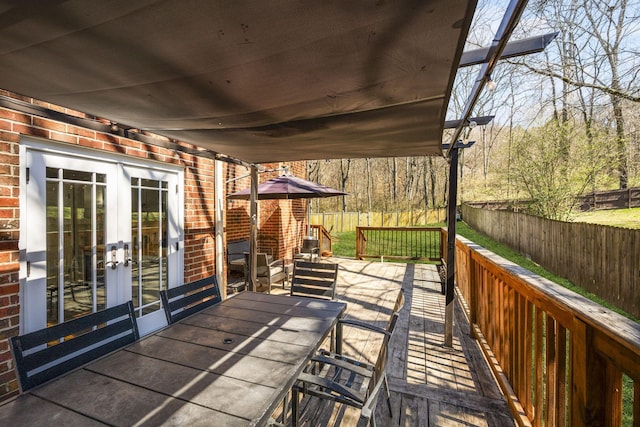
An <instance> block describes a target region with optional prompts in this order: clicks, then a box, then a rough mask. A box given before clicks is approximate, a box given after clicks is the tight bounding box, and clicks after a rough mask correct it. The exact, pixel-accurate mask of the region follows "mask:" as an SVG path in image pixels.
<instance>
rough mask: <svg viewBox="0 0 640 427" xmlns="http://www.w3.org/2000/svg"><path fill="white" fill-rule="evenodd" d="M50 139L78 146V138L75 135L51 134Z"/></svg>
mask: <svg viewBox="0 0 640 427" xmlns="http://www.w3.org/2000/svg"><path fill="white" fill-rule="evenodd" d="M50 138H51V139H52V140H54V141H60V142H68V143H70V144H76V145H77V144H78V141H79V138H78V137H77V136H76V135H69V134H68V133H60V132H51V135H50Z"/></svg>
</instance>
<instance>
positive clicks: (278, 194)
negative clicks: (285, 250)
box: [227, 174, 347, 235]
mask: <svg viewBox="0 0 640 427" xmlns="http://www.w3.org/2000/svg"><path fill="white" fill-rule="evenodd" d="M346 194H347V193H345V192H344V191H340V190H336V189H335V188H331V187H327V186H325V185H322V184H318V183H315V182H311V181H307V180H306V179H303V178H298V177H297V176H293V175H289V174H284V175H281V176H279V177H277V178H273V179H270V180H269V181H265V182H263V183H262V184H258V200H275V199H317V198H324V197H335V196H345V195H346ZM250 197H251V189H250V188H247V189H245V190H242V191H238V192H236V193H233V194H230V195H228V196H227V199H232V200H249V199H250ZM310 206H311V205H308V206H307V235H310V234H311V232H310V231H311V226H310V219H311V209H310Z"/></svg>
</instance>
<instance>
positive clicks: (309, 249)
mask: <svg viewBox="0 0 640 427" xmlns="http://www.w3.org/2000/svg"><path fill="white" fill-rule="evenodd" d="M319 253H320V243H319V242H318V239H316V238H315V237H311V236H307V237H305V238H304V239H303V240H302V248H301V249H300V252H298V253H297V254H295V258H296V259H304V260H309V261H313V260H315V259H316V258H318V255H319Z"/></svg>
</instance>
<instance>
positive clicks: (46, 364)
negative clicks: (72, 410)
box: [11, 301, 140, 391]
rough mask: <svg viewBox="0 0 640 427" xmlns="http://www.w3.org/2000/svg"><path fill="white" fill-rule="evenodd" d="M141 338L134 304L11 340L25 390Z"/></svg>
mask: <svg viewBox="0 0 640 427" xmlns="http://www.w3.org/2000/svg"><path fill="white" fill-rule="evenodd" d="M138 338H140V335H139V332H138V325H137V323H136V318H135V314H134V311H133V304H132V302H131V301H129V302H127V303H124V304H120V305H117V306H115V307H111V308H107V309H106V310H102V311H98V312H96V313H92V314H88V315H86V316H82V317H79V318H77V319H73V320H69V321H68V322H64V323H60V324H58V325H55V326H51V327H49V328H46V329H41V330H39V331H35V332H31V333H28V334H25V335H20V336H17V337H12V338H11V349H12V351H13V357H14V360H15V364H16V370H17V371H18V378H19V380H20V387H21V388H22V391H26V390H29V389H31V388H33V387H35V386H37V385H40V384H42V383H44V382H46V381H49V380H51V379H53V378H55V377H57V376H59V375H62V374H64V373H66V372H69V371H71V370H73V369H75V368H78V367H80V366H82V365H84V364H86V363H88V362H90V361H92V360H94V359H96V358H98V357H101V356H104V355H105V354H107V353H110V352H112V351H114V350H117V349H119V348H121V347H124V346H125V345H127V344H130V343H132V342H134V341H136V340H137V339H138Z"/></svg>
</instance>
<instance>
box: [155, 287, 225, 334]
mask: <svg viewBox="0 0 640 427" xmlns="http://www.w3.org/2000/svg"><path fill="white" fill-rule="evenodd" d="M160 298H161V299H162V305H163V307H164V313H165V315H166V316H167V322H169V324H171V323H175V322H177V321H178V320H180V319H184V318H185V317H187V316H190V315H192V314H193V313H196V312H198V311H200V310H202V309H204V308H207V307H209V306H212V305H214V304H217V303H219V302H220V301H222V297H221V296H220V289H219V287H218V280H217V279H216V276H215V275H213V276H209V277H205V278H204V279H200V280H196V281H195V282H191V283H187V284H185V285H181V286H177V287H175V288H170V289H167V290H163V291H161V292H160Z"/></svg>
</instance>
